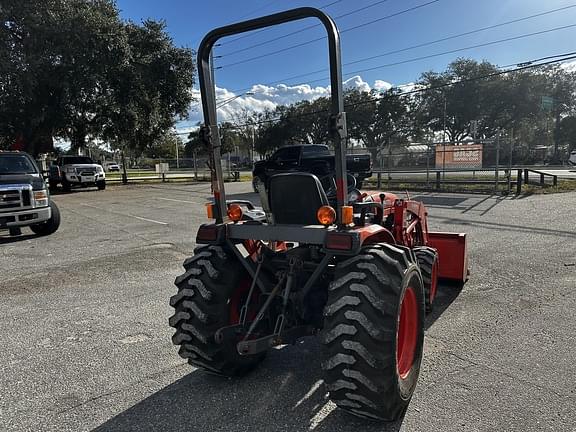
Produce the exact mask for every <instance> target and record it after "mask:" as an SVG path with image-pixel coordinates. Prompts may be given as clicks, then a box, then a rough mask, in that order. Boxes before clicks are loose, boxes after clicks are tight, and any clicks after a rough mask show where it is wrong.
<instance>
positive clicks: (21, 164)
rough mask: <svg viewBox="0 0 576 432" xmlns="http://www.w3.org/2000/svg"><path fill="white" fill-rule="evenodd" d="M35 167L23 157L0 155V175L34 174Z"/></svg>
mask: <svg viewBox="0 0 576 432" xmlns="http://www.w3.org/2000/svg"><path fill="white" fill-rule="evenodd" d="M36 172H37V171H36V167H35V166H34V164H33V163H32V161H31V160H30V159H28V157H27V156H25V155H19V154H4V155H3V154H0V175H2V174H35V173H36Z"/></svg>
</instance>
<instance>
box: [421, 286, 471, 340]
mask: <svg viewBox="0 0 576 432" xmlns="http://www.w3.org/2000/svg"><path fill="white" fill-rule="evenodd" d="M464 286H465V285H464V284H462V283H461V282H460V283H452V282H445V281H440V282H439V283H438V291H437V292H436V298H435V300H434V304H433V306H434V307H433V309H432V312H430V313H429V314H428V315H426V321H425V323H424V328H425V329H426V330H428V329H429V328H430V327H432V325H433V324H434V323H435V322H436V320H437V319H438V318H440V316H442V314H443V313H444V311H445V310H446V309H448V307H449V306H450V305H451V304H452V303H453V302H454V301H455V300H456V299H457V298H458V296H459V295H460V293H461V292H462V289H463V288H464Z"/></svg>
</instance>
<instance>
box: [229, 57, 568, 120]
mask: <svg viewBox="0 0 576 432" xmlns="http://www.w3.org/2000/svg"><path fill="white" fill-rule="evenodd" d="M559 57H561V58H559ZM545 58H555V59H554V60H548V61H546V62H539V60H540V59H534V60H529V61H526V62H521V63H518V64H525V65H526V66H518V67H516V68H513V69H508V70H501V71H498V72H492V73H490V74H486V75H480V76H476V77H471V78H463V79H460V80H456V81H452V82H450V83H445V84H439V85H437V86H430V87H426V88H418V89H414V90H410V91H405V92H402V93H395V94H391V95H385V96H382V97H380V98H373V99H370V100H368V101H362V102H357V103H354V104H349V105H345V108H346V109H347V108H354V107H356V106H360V105H364V104H368V103H373V102H377V101H379V100H385V99H391V98H396V97H405V96H409V95H413V94H417V93H424V92H428V91H434V90H440V89H443V88H446V87H451V86H454V85H457V84H462V83H467V82H473V81H480V80H484V79H488V78H494V77H497V76H501V75H506V74H509V73H513V72H518V71H523V70H528V69H534V68H539V67H542V66H548V65H551V64H555V63H561V62H565V61H568V60H573V59H576V51H573V52H569V53H565V54H558V55H554V56H548V57H543V59H545ZM537 62H538V63H537ZM536 63H537V64H536ZM398 87H400V86H398ZM398 87H394V88H392V89H391V90H393V89H396V88H398ZM323 113H329V111H328V110H318V111H312V112H308V113H303V114H299V115H294V116H288V117H277V118H273V119H266V120H260V121H256V122H250V123H245V124H240V125H234V126H231V127H229V128H228V129H236V128H239V127H244V126H255V125H259V124H266V123H273V122H276V121H279V120H284V119H293V118H300V117H306V116H309V115H314V114H323Z"/></svg>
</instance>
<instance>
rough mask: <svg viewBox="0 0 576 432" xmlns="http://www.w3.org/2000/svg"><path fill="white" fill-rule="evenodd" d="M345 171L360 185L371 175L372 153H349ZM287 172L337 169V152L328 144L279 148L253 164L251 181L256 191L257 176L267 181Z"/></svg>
mask: <svg viewBox="0 0 576 432" xmlns="http://www.w3.org/2000/svg"><path fill="white" fill-rule="evenodd" d="M346 170H347V171H348V173H349V174H351V175H353V176H354V177H355V178H356V185H357V187H358V188H361V187H362V182H363V181H364V179H366V178H368V177H370V176H372V162H371V161H370V155H369V154H358V155H347V156H346ZM285 172H310V173H312V174H315V175H317V176H319V177H321V176H324V175H328V174H330V173H332V172H334V155H333V154H332V153H331V152H330V150H329V149H328V146H326V145H321V144H305V145H292V146H286V147H282V148H279V149H278V150H276V151H275V152H274V154H273V155H272V156H271V157H270V158H268V159H267V160H263V161H258V162H256V163H255V164H254V170H253V172H252V184H253V186H254V190H255V191H256V187H257V183H258V179H259V180H260V181H261V182H262V183H263V184H267V181H268V179H269V178H270V177H271V176H273V175H274V174H280V173H285Z"/></svg>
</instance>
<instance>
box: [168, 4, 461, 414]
mask: <svg viewBox="0 0 576 432" xmlns="http://www.w3.org/2000/svg"><path fill="white" fill-rule="evenodd" d="M309 17H315V18H317V19H319V20H320V21H321V23H322V24H323V25H324V27H325V28H326V31H327V35H328V47H329V54H330V76H331V98H332V101H331V116H330V124H329V126H328V127H329V129H330V135H331V141H332V144H333V147H334V149H335V155H336V156H335V159H336V163H335V173H334V175H333V176H328V177H325V178H322V179H318V178H317V177H316V176H314V175H312V174H308V173H285V174H277V175H275V176H273V177H271V178H270V179H269V181H268V182H267V184H266V185H264V187H259V188H258V189H259V192H260V201H261V204H262V209H260V208H256V207H255V206H254V205H253V204H252V203H251V202H249V201H234V200H227V199H226V194H225V191H224V180H223V176H222V167H221V165H220V160H221V155H220V137H219V135H218V127H217V118H216V99H215V90H214V82H213V77H212V75H211V73H210V53H211V51H212V47H213V46H214V44H215V43H216V42H217V41H218V40H219V39H220V38H222V37H226V36H231V35H234V34H238V33H243V32H247V31H252V30H257V29H260V28H264V27H268V26H271V25H276V24H281V23H285V22H289V21H295V20H299V19H303V18H309ZM198 65H199V78H200V89H201V96H202V103H203V110H204V126H203V127H202V134H201V135H202V137H203V139H204V141H205V143H206V145H207V146H208V147H209V148H211V150H212V151H211V169H212V188H213V194H214V200H213V202H212V203H209V204H208V206H207V209H208V214H209V217H210V218H211V219H213V221H212V222H210V223H207V224H203V225H202V226H200V228H199V230H198V233H197V236H196V242H197V243H198V244H200V245H201V246H199V247H197V248H196V249H195V252H194V256H192V257H191V258H189V259H187V260H186V261H185V262H184V268H185V270H186V271H185V273H184V274H183V275H181V276H179V277H178V278H177V279H176V281H175V284H176V286H177V287H178V293H177V294H176V295H174V296H173V297H172V298H171V299H170V304H171V306H173V307H174V309H175V313H174V315H173V316H172V317H171V318H170V320H169V323H170V325H171V326H172V327H174V328H175V330H176V332H175V334H174V336H173V338H172V340H173V342H174V344H176V345H178V346H179V347H180V350H179V354H180V355H181V356H182V357H184V358H186V359H188V361H189V363H190V364H191V365H193V366H197V367H200V368H203V369H205V370H208V371H211V372H214V373H217V374H221V375H225V376H237V375H242V374H245V373H247V372H248V371H250V370H251V369H253V368H254V367H255V366H256V365H257V364H258V363H260V362H261V361H262V360H263V359H264V357H265V355H266V352H267V351H268V350H269V349H270V348H271V347H273V346H276V345H280V344H289V343H295V342H296V340H297V339H299V338H301V337H305V336H312V335H317V334H319V335H320V339H321V343H322V345H323V351H322V352H323V354H322V359H321V363H322V369H323V373H324V376H323V379H324V382H325V384H326V386H327V388H328V391H329V393H330V398H331V399H332V401H334V403H335V404H336V405H338V406H339V407H341V408H343V409H345V410H347V411H349V412H351V413H353V414H355V415H357V416H361V417H366V418H370V419H380V420H395V419H397V418H399V417H400V416H402V415H403V413H404V412H405V410H406V408H407V407H408V404H409V402H410V399H411V397H412V394H413V392H414V389H415V386H416V382H417V380H418V374H419V371H420V363H421V360H422V347H423V340H424V319H425V313H426V310H427V309H430V308H431V307H432V305H433V303H434V298H435V295H436V290H437V286H438V279H439V278H446V279H451V280H456V281H460V282H464V281H465V280H466V278H467V259H466V235H465V234H456V233H439V232H429V231H428V224H427V211H426V208H425V207H424V205H423V204H422V203H420V202H416V201H411V200H409V199H407V200H404V199H401V198H400V197H398V196H396V195H394V194H392V193H388V192H373V193H369V194H368V193H362V192H360V191H359V190H357V189H356V188H355V182H354V180H353V178H347V176H346V157H345V155H346V148H345V147H346V138H347V132H346V116H345V113H344V110H343V95H342V76H341V62H340V42H339V33H338V29H337V28H336V25H335V23H334V22H333V21H332V19H331V18H329V17H328V16H327V15H325V14H324V13H323V12H321V11H319V10H317V9H313V8H300V9H294V10H290V11H287V12H283V13H278V14H275V15H270V16H267V17H262V18H258V19H253V20H250V21H245V22H241V23H238V24H233V25H229V26H226V27H222V28H218V29H216V30H213V31H211V32H210V33H209V34H208V35H207V36H206V37H205V38H204V40H203V41H202V43H201V45H200V48H199V51H198Z"/></svg>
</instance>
